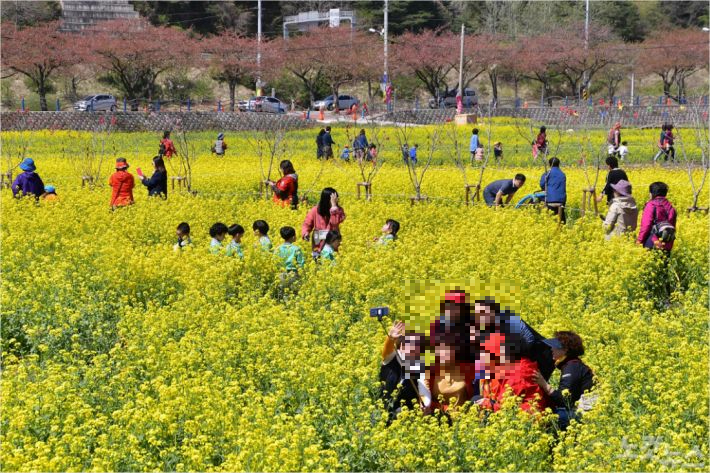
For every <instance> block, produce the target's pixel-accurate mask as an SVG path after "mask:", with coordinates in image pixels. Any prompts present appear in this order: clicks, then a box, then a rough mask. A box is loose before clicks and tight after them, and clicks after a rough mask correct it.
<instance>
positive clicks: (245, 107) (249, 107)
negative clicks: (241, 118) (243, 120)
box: [237, 97, 256, 112]
mask: <svg viewBox="0 0 710 473" xmlns="http://www.w3.org/2000/svg"><path fill="white" fill-rule="evenodd" d="M254 100H256V97H252V98H250V99H249V100H240V101H239V102H237V108H238V109H239V111H240V112H247V111H253V110H254Z"/></svg>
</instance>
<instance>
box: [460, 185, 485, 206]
mask: <svg viewBox="0 0 710 473" xmlns="http://www.w3.org/2000/svg"><path fill="white" fill-rule="evenodd" d="M464 188H465V189H466V205H468V204H469V201H470V202H471V203H474V202H480V200H481V186H479V185H478V184H465V185H464ZM471 189H473V196H472V195H471V192H472V191H471Z"/></svg>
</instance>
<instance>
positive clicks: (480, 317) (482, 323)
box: [473, 303, 495, 330]
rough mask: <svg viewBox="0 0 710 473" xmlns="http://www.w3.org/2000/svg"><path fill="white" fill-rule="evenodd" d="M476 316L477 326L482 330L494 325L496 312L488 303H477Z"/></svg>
mask: <svg viewBox="0 0 710 473" xmlns="http://www.w3.org/2000/svg"><path fill="white" fill-rule="evenodd" d="M473 310H474V317H475V319H476V327H478V328H479V329H480V330H485V329H486V328H488V327H490V326H492V325H493V320H494V317H495V313H494V312H493V309H491V307H490V306H489V305H486V304H478V303H477V304H476V305H474V308H473Z"/></svg>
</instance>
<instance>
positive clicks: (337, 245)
mask: <svg viewBox="0 0 710 473" xmlns="http://www.w3.org/2000/svg"><path fill="white" fill-rule="evenodd" d="M341 241H342V240H335V241H334V242H333V243H331V244H330V246H332V247H333V249H334V250H335V251H338V248H340V242H341Z"/></svg>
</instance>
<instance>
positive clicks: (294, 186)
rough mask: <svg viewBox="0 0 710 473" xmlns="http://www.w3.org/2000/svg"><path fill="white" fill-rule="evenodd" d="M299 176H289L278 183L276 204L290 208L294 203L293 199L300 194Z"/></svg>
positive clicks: (275, 193) (274, 197)
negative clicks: (297, 193)
mask: <svg viewBox="0 0 710 473" xmlns="http://www.w3.org/2000/svg"><path fill="white" fill-rule="evenodd" d="M297 179H298V176H296V175H295V174H287V175H285V176H284V177H282V178H281V179H279V180H278V182H277V183H276V189H277V192H274V196H273V199H274V202H276V203H278V204H281V206H282V207H286V206H290V205H291V202H293V197H294V196H295V195H296V192H298V181H297Z"/></svg>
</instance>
